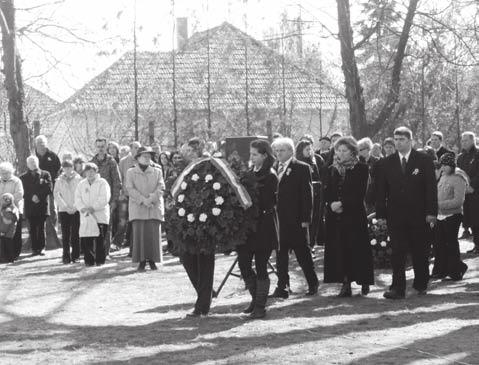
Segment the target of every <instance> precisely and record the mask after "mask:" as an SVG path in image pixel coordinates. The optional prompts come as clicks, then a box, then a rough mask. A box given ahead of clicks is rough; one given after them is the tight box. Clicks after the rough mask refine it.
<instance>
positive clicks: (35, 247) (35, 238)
mask: <svg viewBox="0 0 479 365" xmlns="http://www.w3.org/2000/svg"><path fill="white" fill-rule="evenodd" d="M46 219H47V217H46V216H42V217H30V218H28V223H29V226H30V227H29V234H30V240H31V241H32V252H33V253H38V252H41V251H42V250H43V249H45V221H46Z"/></svg>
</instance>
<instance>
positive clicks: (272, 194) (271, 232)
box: [246, 169, 279, 252]
mask: <svg viewBox="0 0 479 365" xmlns="http://www.w3.org/2000/svg"><path fill="white" fill-rule="evenodd" d="M252 174H254V178H255V180H256V187H257V189H258V210H259V216H258V223H257V225H256V232H254V233H252V234H251V235H250V236H249V237H248V240H247V242H246V247H248V248H249V249H250V250H252V251H254V252H258V251H270V250H277V249H278V245H279V223H278V213H277V211H276V204H277V198H278V197H277V196H278V177H277V176H276V172H275V171H274V170H273V169H261V170H259V171H258V172H254V173H253V172H252Z"/></svg>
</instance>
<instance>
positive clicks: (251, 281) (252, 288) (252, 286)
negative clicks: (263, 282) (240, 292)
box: [243, 276, 256, 314]
mask: <svg viewBox="0 0 479 365" xmlns="http://www.w3.org/2000/svg"><path fill="white" fill-rule="evenodd" d="M244 282H245V284H246V289H248V291H249V293H250V295H251V303H250V304H249V305H248V307H247V308H245V310H244V311H243V313H245V314H249V313H251V312H253V309H254V304H255V300H256V276H250V277H249V278H245V279H244Z"/></svg>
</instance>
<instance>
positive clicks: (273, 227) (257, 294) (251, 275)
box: [238, 139, 279, 319]
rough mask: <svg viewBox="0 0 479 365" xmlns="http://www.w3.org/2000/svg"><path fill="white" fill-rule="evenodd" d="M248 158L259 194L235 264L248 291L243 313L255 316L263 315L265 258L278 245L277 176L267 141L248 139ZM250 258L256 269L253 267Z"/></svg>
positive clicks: (265, 299)
mask: <svg viewBox="0 0 479 365" xmlns="http://www.w3.org/2000/svg"><path fill="white" fill-rule="evenodd" d="M250 160H251V163H252V164H253V167H252V171H251V173H252V174H253V176H254V180H255V182H256V188H257V193H258V195H257V196H258V207H257V208H258V211H259V216H258V221H257V223H256V230H255V232H254V233H252V234H250V236H249V237H248V239H247V241H246V244H245V245H240V246H238V264H239V268H240V270H241V276H242V277H243V279H244V281H245V284H246V287H247V288H248V290H249V293H250V294H251V303H250V305H249V306H248V308H246V309H245V310H244V311H243V313H248V314H250V318H252V319H257V318H263V317H264V316H265V315H266V309H265V308H266V301H267V298H268V292H269V286H270V281H269V277H268V260H269V258H270V256H271V252H272V251H273V250H277V249H278V244H279V232H278V229H279V227H278V215H277V212H276V202H277V193H278V177H277V176H276V173H275V171H274V170H273V169H272V167H273V164H274V156H273V150H272V149H271V146H270V145H269V142H268V141H265V140H261V139H257V140H254V141H252V142H251V144H250ZM253 258H254V263H255V265H254V266H255V270H253V267H252V262H253Z"/></svg>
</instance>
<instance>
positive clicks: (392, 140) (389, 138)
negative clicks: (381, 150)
mask: <svg viewBox="0 0 479 365" xmlns="http://www.w3.org/2000/svg"><path fill="white" fill-rule="evenodd" d="M387 144H390V145H391V146H393V147H394V148H396V144H395V143H394V139H393V138H391V137H388V138H386V139H385V140H384V141H383V147H384V146H385V145H387Z"/></svg>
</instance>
